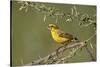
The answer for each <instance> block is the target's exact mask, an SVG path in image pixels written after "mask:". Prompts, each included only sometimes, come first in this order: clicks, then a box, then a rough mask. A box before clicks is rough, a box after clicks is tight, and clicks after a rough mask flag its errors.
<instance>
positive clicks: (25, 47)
mask: <svg viewBox="0 0 100 67" xmlns="http://www.w3.org/2000/svg"><path fill="white" fill-rule="evenodd" d="M44 4H45V5H46V6H47V7H55V8H58V9H60V10H61V11H63V12H68V13H70V11H71V10H70V9H71V8H72V7H73V4H54V3H44ZM19 7H20V5H19V4H18V3H17V1H12V22H11V23H12V48H11V49H12V65H14V66H17V65H22V61H23V64H27V63H30V62H32V61H33V60H37V59H39V57H41V58H42V57H45V56H47V55H48V54H50V53H52V52H53V51H55V49H56V48H57V47H59V46H60V45H58V44H57V43H56V42H55V41H54V40H53V39H52V37H51V34H50V32H49V30H48V29H47V26H48V24H49V23H55V18H52V17H47V18H46V20H45V22H44V21H43V19H44V14H43V13H41V12H37V11H36V10H35V9H34V10H32V9H28V11H27V12H25V11H24V10H22V11H19ZM76 7H77V10H78V11H79V12H80V13H84V14H89V15H93V14H96V6H90V5H76ZM78 23H79V22H77V19H74V22H71V23H67V22H65V18H62V19H61V18H60V19H59V18H58V22H57V23H56V24H57V25H58V26H59V27H60V28H61V29H63V30H64V31H65V32H67V33H71V34H73V35H74V36H76V37H78V38H79V40H82V41H84V40H86V39H88V38H89V37H90V36H91V35H93V34H94V33H95V30H94V29H93V27H92V26H88V27H81V26H80V25H79V24H78ZM90 43H92V44H93V49H91V48H90V47H89V48H90V50H91V51H92V53H93V56H94V57H95V58H96V37H94V38H93V39H91V41H90ZM66 54H67V53H66ZM69 61H70V62H88V61H91V58H90V56H89V54H88V53H87V52H86V50H85V49H83V50H82V51H81V52H80V51H79V52H78V53H77V54H76V55H75V56H74V57H73V58H71V59H69Z"/></svg>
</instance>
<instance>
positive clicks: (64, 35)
mask: <svg viewBox="0 0 100 67" xmlns="http://www.w3.org/2000/svg"><path fill="white" fill-rule="evenodd" d="M58 34H59V36H60V37H64V38H69V39H73V36H72V35H71V34H69V33H65V32H63V31H61V30H59V31H58Z"/></svg>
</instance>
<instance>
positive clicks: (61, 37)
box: [48, 24, 77, 44]
mask: <svg viewBox="0 0 100 67" xmlns="http://www.w3.org/2000/svg"><path fill="white" fill-rule="evenodd" d="M48 29H49V30H50V32H51V35H52V37H53V39H54V40H55V41H56V42H57V43H59V44H68V43H70V42H72V41H73V40H77V38H74V37H73V35H71V34H69V33H65V32H63V31H62V30H61V29H60V28H59V27H58V26H57V25H56V24H49V25H48Z"/></svg>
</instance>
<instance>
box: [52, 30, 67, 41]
mask: <svg viewBox="0 0 100 67" xmlns="http://www.w3.org/2000/svg"><path fill="white" fill-rule="evenodd" d="M51 34H52V37H53V39H54V40H55V41H56V42H58V43H63V42H65V41H67V40H68V39H67V38H64V37H60V36H59V34H58V33H57V32H55V31H52V32H51Z"/></svg>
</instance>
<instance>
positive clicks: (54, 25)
mask: <svg viewBox="0 0 100 67" xmlns="http://www.w3.org/2000/svg"><path fill="white" fill-rule="evenodd" d="M48 29H49V30H50V31H52V30H57V29H59V27H58V26H57V25H56V24H49V25H48Z"/></svg>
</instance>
